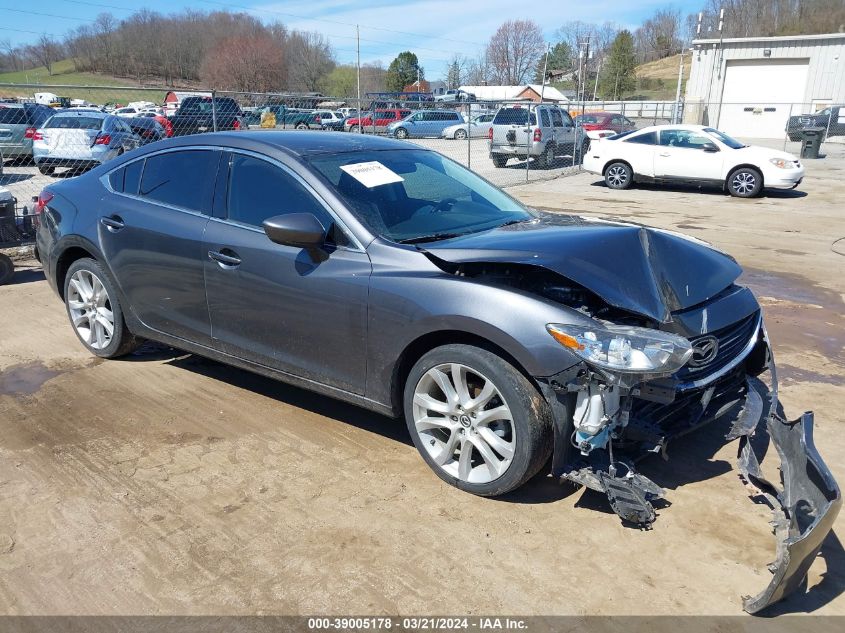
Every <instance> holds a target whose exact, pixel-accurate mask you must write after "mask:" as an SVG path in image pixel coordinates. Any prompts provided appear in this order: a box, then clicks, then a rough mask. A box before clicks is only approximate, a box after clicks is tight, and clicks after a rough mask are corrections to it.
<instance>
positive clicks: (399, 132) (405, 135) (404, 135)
mask: <svg viewBox="0 0 845 633" xmlns="http://www.w3.org/2000/svg"><path fill="white" fill-rule="evenodd" d="M396 138H401V139H406V138H408V130H406V129H405V128H403V127H400V128H399V129H398V130H396Z"/></svg>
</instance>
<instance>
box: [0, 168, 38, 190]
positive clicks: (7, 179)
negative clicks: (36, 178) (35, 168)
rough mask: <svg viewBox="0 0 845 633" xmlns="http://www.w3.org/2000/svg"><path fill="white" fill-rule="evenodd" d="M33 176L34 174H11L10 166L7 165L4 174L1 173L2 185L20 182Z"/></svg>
mask: <svg viewBox="0 0 845 633" xmlns="http://www.w3.org/2000/svg"><path fill="white" fill-rule="evenodd" d="M31 178H32V174H10V173H9V168H8V167H6V169H5V170H4V172H3V174H2V175H0V186H5V185H14V184H16V183H19V182H24V181H26V180H30V179H31Z"/></svg>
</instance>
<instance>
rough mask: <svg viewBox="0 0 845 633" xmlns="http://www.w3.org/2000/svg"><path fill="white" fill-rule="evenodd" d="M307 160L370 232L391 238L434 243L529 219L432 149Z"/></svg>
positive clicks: (498, 192)
mask: <svg viewBox="0 0 845 633" xmlns="http://www.w3.org/2000/svg"><path fill="white" fill-rule="evenodd" d="M309 162H310V164H311V165H312V166H313V168H314V169H315V170H316V171H317V172H318V173H319V174H320V175H322V176H323V177H324V178H325V179H326V180H327V181H328V182H329V184H330V185H331V187H332V188H333V189H334V190H335V191H336V192H337V193H338V195H339V196H340V197H341V198H342V199H343V200H344V201H345V202H346V203H347V205H348V206H349V208H350V210H351V211H352V212H353V213H354V214H355V216H356V217H357V218H358V219H359V220H360V221H361V223H362V224H364V225H365V226H366V227H367V228H368V229H369V230H370V232H372V233H374V234H376V235H380V236H382V237H385V238H387V239H390V240H392V241H395V242H427V241H435V240H438V239H445V238H448V237H455V236H457V235H464V234H467V233H477V232H479V231H485V230H488V229H492V228H495V227H497V226H501V225H503V224H509V223H513V222H521V221H525V220H530V219H532V218H533V217H534V216H533V215H532V214H531V213H530V212H529V211H528V210H527V209H526V208H525V207H523V206H522V205H521V204H520V203H519V202H517V201H516V200H514V199H513V198H511V197H510V196H509V195H507V194H506V193H504V192H503V191H501V190H499V189H497V188H496V187H494V186H493V185H491V184H489V183H488V182H487V181H485V180H483V179H482V178H480V177H479V176H477V175H476V174H475V173H473V172H471V171H469V170H468V169H466V168H464V167H461V166H460V165H458V164H457V163H455V162H453V161H451V160H449V159H448V158H445V157H444V156H442V155H440V154H438V153H437V152H432V151H427V150H379V151H368V152H355V153H354V154H353V153H343V154H330V155H325V154H320V155H316V156H313V157H311V158H310V159H309Z"/></svg>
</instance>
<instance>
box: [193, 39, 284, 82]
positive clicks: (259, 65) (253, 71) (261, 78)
mask: <svg viewBox="0 0 845 633" xmlns="http://www.w3.org/2000/svg"><path fill="white" fill-rule="evenodd" d="M200 78H201V79H202V81H203V82H204V83H205V84H206V85H208V86H209V87H210V88H215V89H218V90H238V91H243V92H272V91H278V90H281V89H282V88H283V87H284V85H285V82H286V79H287V78H286V77H285V51H284V48H283V47H282V45H281V44H280V43H279V41H278V40H277V39H275V38H273V37H272V36H270V35H260V36H256V37H248V36H236V37H230V38H228V39H226V40H224V41H223V42H221V43H220V45H218V46H217V47H216V48H215V49H214V50H212V51H211V52H210V53H209V54H208V55H207V56H206V58H205V61H204V62H203V64H202V69H201V71H200Z"/></svg>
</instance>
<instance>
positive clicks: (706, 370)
mask: <svg viewBox="0 0 845 633" xmlns="http://www.w3.org/2000/svg"><path fill="white" fill-rule="evenodd" d="M759 320H760V312H759V310H758V311H756V312H754V313H753V314H751V315H750V316H748V317H746V318H744V319H742V320H741V321H737V322H736V323H733V324H731V325H729V326H728V327H725V328H722V329H721V330H716V331H714V332H708V333H707V334H702V335H701V336H696V337H693V338H690V339H689V341H690V343H691V344H692V346H693V347H695V345H696V343H698V342H700V341H701V340H702V339H704V338H706V337H708V336H715V337H716V338H717V339H718V341H719V350H718V352H717V353H716V356H715V357H714V358H713V359H712V360H711V361H710V362H709V363H707V364H705V365H699V366H698V367H692V366H690V365H685V366H684V367H682V368H681V370H680V371H679V372H678V373H677V374H676V377H677V378H678V379H679V380H680V381H681V382H686V381H689V380H697V379H699V378H703V377H704V376H707V375H709V374H712V373H715V372H717V371H719V370H720V369H723V368H724V367H725V366H726V365H728V364H729V363H730V362H731V361H732V360H734V359H735V358H736V357H737V356H738V355H739V354H740V353H741V352H742V350H743V349H745V346H746V345H747V344H748V342H749V341H750V340H751V337H752V336H754V335H755V334H756V333H757V324H758V323H759Z"/></svg>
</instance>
